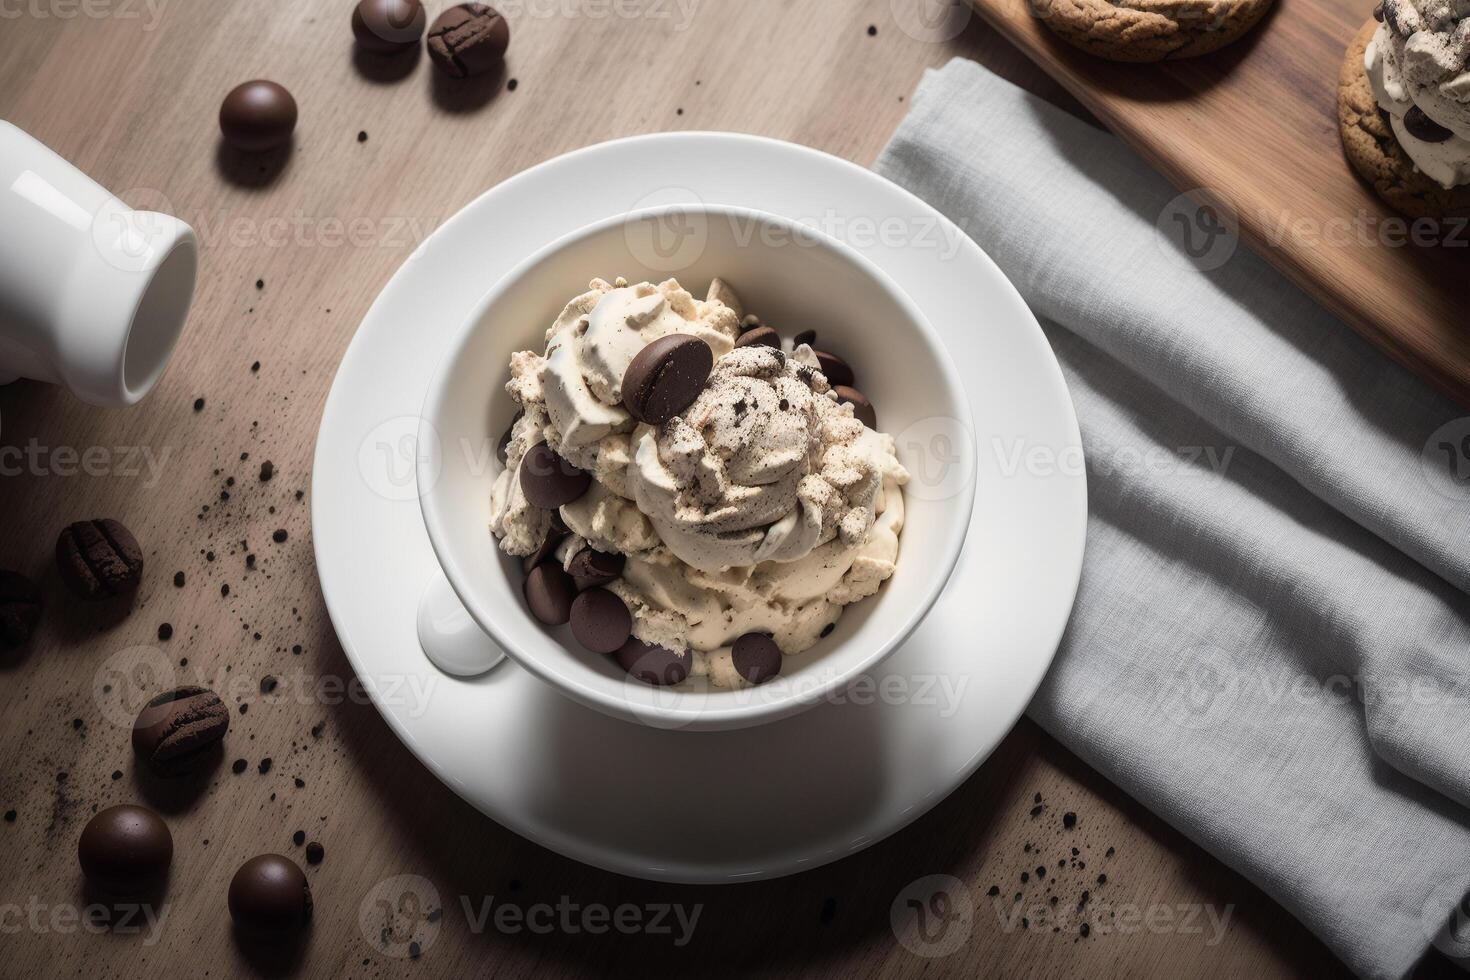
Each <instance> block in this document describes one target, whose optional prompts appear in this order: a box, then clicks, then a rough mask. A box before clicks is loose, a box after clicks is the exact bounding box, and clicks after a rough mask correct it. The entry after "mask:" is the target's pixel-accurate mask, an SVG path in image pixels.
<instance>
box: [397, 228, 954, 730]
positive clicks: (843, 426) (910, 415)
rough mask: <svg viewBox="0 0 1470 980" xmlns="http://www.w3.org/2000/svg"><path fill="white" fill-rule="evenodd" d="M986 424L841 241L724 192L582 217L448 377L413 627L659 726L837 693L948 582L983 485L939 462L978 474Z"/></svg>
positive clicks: (498, 308) (444, 370)
mask: <svg viewBox="0 0 1470 980" xmlns="http://www.w3.org/2000/svg"><path fill="white" fill-rule="evenodd" d="M972 433H973V425H972V423H971V420H970V415H969V407H968V400H967V398H966V396H965V393H964V390H963V387H962V384H961V382H960V380H959V379H958V377H957V376H956V374H955V372H954V369H953V367H952V365H951V363H950V360H949V358H948V357H947V356H946V355H945V352H944V350H943V346H942V343H941V341H940V339H939V337H938V336H937V334H936V332H935V330H934V328H933V327H932V326H931V325H930V324H929V323H928V322H927V321H926V320H925V319H924V317H923V315H922V313H921V312H920V311H919V310H918V309H917V308H916V307H915V306H914V304H913V303H912V302H911V301H910V300H909V299H908V297H907V296H905V295H904V294H903V293H902V292H901V291H900V290H899V289H898V287H897V286H895V285H894V284H893V283H892V281H891V280H889V279H888V277H887V276H886V275H884V274H883V273H882V271H881V270H879V269H878V268H877V267H876V266H874V265H873V264H872V263H870V262H869V261H868V260H866V259H865V258H863V257H862V256H861V255H859V254H858V253H857V252H855V251H853V250H852V249H850V248H848V247H847V246H845V245H843V244H842V243H840V242H838V241H836V240H834V239H832V238H830V237H827V236H825V235H823V234H821V233H819V232H817V231H815V230H812V229H811V228H808V227H805V226H802V225H798V224H795V223H792V222H789V221H786V220H785V219H782V218H778V217H776V216H773V215H769V214H763V213H759V212H754V211H749V210H744V209H739V208H731V207H718V206H708V205H699V206H694V205H680V206H675V207H673V208H665V209H654V210H650V211H644V212H636V213H634V214H631V215H626V216H619V217H617V218H614V219H610V220H608V221H604V222H601V223H599V224H596V225H593V226H590V227H588V228H584V229H582V230H580V231H578V232H575V233H573V234H572V235H570V236H568V237H566V238H564V239H562V240H560V241H558V242H555V243H553V244H552V245H550V246H548V247H547V248H546V249H544V250H543V251H542V252H540V253H539V254H537V255H535V256H532V257H530V258H529V259H527V260H526V261H525V262H524V263H522V265H520V266H519V267H518V268H516V269H515V270H513V271H512V272H510V273H509V274H508V275H507V276H506V277H505V278H504V279H502V280H501V281H500V282H499V283H498V284H496V285H495V286H494V288H492V289H491V291H490V292H489V293H488V294H487V295H486V297H485V298H484V299H483V300H482V302H481V304H480V306H479V308H478V309H477V310H476V312H475V313H474V314H472V316H471V317H470V318H469V320H468V322H467V323H466V325H465V327H464V328H463V332H462V334H461V337H460V338H459V341H458V342H457V343H456V344H455V346H454V347H453V348H452V349H451V353H450V355H449V356H448V358H447V359H446V361H445V363H444V364H443V365H442V366H441V368H440V370H439V372H438V374H437V376H436V378H435V380H434V382H433V383H432V384H431V386H430V390H429V393H428V397H427V401H426V404H425V409H424V413H423V423H422V426H421V429H420V437H419V447H418V450H419V456H418V458H419V464H418V471H417V474H418V480H419V499H420V503H421V506H422V509H423V514H424V520H425V525H426V527H427V528H428V532H429V537H430V540H431V542H432V543H433V546H434V550H435V554H436V556H437V557H438V559H439V563H440V566H441V568H442V570H443V573H444V580H443V582H442V583H439V584H431V585H430V587H429V590H428V591H427V592H426V594H425V598H424V601H423V603H422V605H421V611H420V637H421V639H423V641H424V644H425V648H426V652H428V653H429V655H430V657H431V659H433V660H434V661H435V662H436V663H439V664H441V666H444V665H445V664H446V663H447V664H449V665H450V666H449V668H448V669H450V670H451V672H453V673H461V674H471V673H474V672H475V669H477V668H476V665H488V664H489V663H491V662H493V659H494V655H493V653H492V654H490V655H486V656H480V655H479V654H476V653H475V652H474V651H475V650H476V644H481V645H483V646H485V647H487V648H489V649H490V650H491V651H494V650H502V651H504V652H505V653H506V654H508V655H509V656H510V657H511V658H513V659H514V660H515V661H516V663H518V664H519V665H520V666H522V667H524V668H526V669H528V670H530V671H532V672H533V673H535V674H536V675H538V676H539V677H540V678H541V679H543V680H545V681H547V682H548V683H550V684H552V685H554V686H555V687H557V688H558V689H559V690H561V691H562V692H563V693H565V694H567V695H569V696H570V697H572V698H574V699H576V700H578V701H581V702H582V703H584V704H587V705H589V706H591V707H593V708H596V709H598V710H601V711H604V712H606V713H609V714H612V715H615V716H618V717H623V718H627V719H630V720H636V721H641V722H644V723H648V724H652V725H656V726H658V727H661V728H676V729H685V730H716V729H726V728H736V727H743V726H747V725H752V724H758V723H762V722H766V721H772V720H775V719H777V718H781V717H784V716H787V715H790V714H793V713H795V712H798V711H801V710H803V709H805V708H808V707H810V706H812V705H814V704H818V703H821V702H822V701H823V700H826V699H829V698H832V697H834V696H837V697H840V696H841V692H842V690H843V688H844V687H845V686H846V685H848V684H850V683H852V682H853V681H854V680H855V679H856V678H858V677H859V676H860V675H863V674H864V673H865V672H868V673H870V672H872V671H874V670H875V668H877V667H878V665H879V664H880V663H881V661H882V660H883V658H884V657H886V656H887V655H888V654H889V653H891V652H892V651H893V650H894V649H895V648H896V647H897V646H898V645H899V644H900V643H901V642H902V641H903V640H904V639H905V638H906V637H907V636H908V635H909V633H911V632H912V630H913V629H914V628H915V627H916V626H917V625H918V623H919V622H920V620H921V619H922V618H923V616H924V614H925V613H926V612H927V611H928V609H929V608H930V606H931V605H932V604H933V602H934V601H935V599H936V598H937V597H938V596H939V594H940V592H941V591H942V589H943V588H944V585H945V583H946V582H947V580H948V578H949V575H950V572H951V571H952V570H953V568H954V565H955V562H956V561H957V560H958V557H959V553H960V549H961V546H962V544H963V542H964V540H965V535H966V531H967V528H968V526H969V523H970V514H971V509H972V505H973V500H974V493H975V487H974V483H973V480H972V479H958V480H956V479H947V480H946V479H944V478H942V477H941V478H939V479H937V480H936V479H935V477H934V473H933V471H934V470H935V468H936V467H939V468H941V469H943V468H946V467H958V468H959V471H961V472H968V473H973V472H974V467H973V465H968V467H967V465H966V461H965V460H964V459H963V456H964V455H965V454H973V452H974V439H973V435H972ZM970 462H971V463H972V461H970ZM916 471H917V472H918V473H920V474H921V475H922V476H923V477H924V479H922V480H918V481H916V480H915V479H914V473H915V472H916ZM451 592H452V595H451V594H450V593H451ZM458 606H462V607H463V610H464V612H465V613H467V615H463V616H461V615H456V614H457V613H458ZM441 624H447V625H442V626H441ZM481 634H483V636H482V635H481ZM441 648H442V649H441ZM445 649H447V650H449V651H450V652H449V653H447V654H446V653H445V652H444V650H445ZM463 650H469V651H471V652H470V653H469V654H468V655H465V654H462V653H461V651H463ZM477 658H478V659H477ZM460 662H463V663H465V664H468V665H470V667H469V669H464V670H458V669H454V665H456V664H458V663H460ZM486 682H488V683H493V675H492V679H487V681H486Z"/></svg>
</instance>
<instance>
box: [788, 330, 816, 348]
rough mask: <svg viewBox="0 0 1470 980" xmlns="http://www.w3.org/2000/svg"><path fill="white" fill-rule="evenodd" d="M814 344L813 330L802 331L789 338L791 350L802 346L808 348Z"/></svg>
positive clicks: (814, 335) (814, 333) (814, 334)
mask: <svg viewBox="0 0 1470 980" xmlns="http://www.w3.org/2000/svg"><path fill="white" fill-rule="evenodd" d="M816 342H817V332H816V331H815V330H803V331H802V332H801V333H799V334H797V335H796V336H795V337H792V338H791V346H792V347H793V348H795V347H800V346H801V345H802V344H806V345H807V346H808V347H810V346H811V345H812V344H815V343H816Z"/></svg>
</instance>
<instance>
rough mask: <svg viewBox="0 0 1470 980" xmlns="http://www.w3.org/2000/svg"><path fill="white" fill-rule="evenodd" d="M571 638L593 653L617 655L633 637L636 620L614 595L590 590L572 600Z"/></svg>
mask: <svg viewBox="0 0 1470 980" xmlns="http://www.w3.org/2000/svg"><path fill="white" fill-rule="evenodd" d="M572 635H573V636H575V637H576V638H577V642H578V643H580V644H582V646H584V647H586V648H587V649H588V650H591V651H592V652H593V653H616V652H617V651H618V650H619V649H621V648H622V646H623V644H624V643H627V642H628V639H629V637H631V636H632V635H633V617H632V615H631V614H630V613H629V612H628V606H627V604H626V603H624V602H623V600H622V599H620V598H618V596H617V595H616V594H615V593H612V592H609V591H608V590H607V589H588V590H587V591H586V592H583V593H582V594H581V595H579V596H577V598H575V599H573V600H572Z"/></svg>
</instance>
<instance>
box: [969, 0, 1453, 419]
mask: <svg viewBox="0 0 1470 980" xmlns="http://www.w3.org/2000/svg"><path fill="white" fill-rule="evenodd" d="M971 3H972V4H973V5H974V6H975V8H976V9H977V10H978V11H979V12H980V13H981V15H982V16H983V17H984V18H985V19H986V20H988V21H989V22H990V23H991V24H992V25H993V26H994V27H995V28H996V29H997V30H998V31H1000V32H1001V33H1002V34H1004V35H1005V36H1006V37H1007V38H1009V39H1010V40H1011V41H1012V42H1013V43H1015V44H1016V45H1017V46H1018V47H1020V48H1021V50H1022V51H1024V52H1025V53H1026V54H1027V55H1028V56H1029V57H1030V58H1031V59H1032V60H1034V61H1035V62H1036V63H1037V64H1038V65H1039V66H1040V67H1041V68H1042V69H1044V70H1045V71H1046V72H1047V73H1048V74H1049V75H1051V76H1052V77H1053V78H1054V79H1056V80H1057V81H1058V82H1060V83H1061V84H1062V85H1063V86H1064V87H1066V88H1067V89H1068V90H1069V91H1070V92H1071V93H1072V94H1073V95H1074V96H1076V98H1077V99H1078V100H1079V101H1080V102H1081V103H1082V104H1083V105H1085V106H1086V107H1087V108H1088V109H1089V110H1090V111H1091V112H1092V113H1094V114H1095V115H1096V116H1097V117H1098V119H1100V120H1101V121H1102V122H1103V123H1104V124H1105V125H1106V126H1107V127H1108V128H1109V129H1111V130H1112V131H1113V132H1115V133H1117V134H1118V136H1120V137H1121V138H1122V139H1123V140H1125V141H1126V142H1127V143H1128V144H1129V145H1130V146H1132V147H1133V148H1134V149H1135V150H1136V151H1137V152H1138V153H1139V154H1141V155H1142V156H1143V157H1144V159H1146V160H1148V161H1149V163H1151V164H1152V165H1153V166H1154V167H1156V168H1157V169H1158V170H1159V171H1160V172H1161V173H1163V174H1164V176H1165V177H1166V178H1167V179H1168V180H1169V181H1170V182H1171V183H1173V184H1174V185H1175V186H1176V187H1178V188H1179V189H1180V190H1184V191H1195V190H1197V189H1201V188H1204V189H1207V190H1208V191H1209V192H1210V193H1211V194H1213V195H1214V196H1215V197H1216V199H1218V200H1220V201H1223V202H1224V203H1226V204H1228V205H1229V206H1231V207H1232V208H1234V210H1235V212H1236V215H1237V217H1238V219H1239V223H1240V232H1241V237H1242V239H1243V240H1244V241H1246V242H1247V243H1249V244H1250V245H1251V247H1253V248H1254V249H1255V250H1256V251H1257V252H1259V253H1260V254H1261V255H1263V256H1264V257H1265V258H1266V259H1267V260H1269V261H1270V262H1271V263H1272V264H1274V265H1275V266H1276V267H1277V268H1278V269H1280V270H1281V272H1282V273H1284V274H1285V275H1286V276H1287V277H1288V278H1290V279H1291V280H1292V281H1293V282H1295V283H1296V284H1297V285H1299V286H1300V287H1302V288H1303V289H1305V290H1306V291H1307V292H1309V293H1311V294H1312V295H1313V296H1315V297H1316V298H1317V299H1318V300H1319V301H1320V302H1322V303H1323V304H1324V305H1325V306H1327V308H1328V309H1330V310H1332V311H1333V312H1334V313H1335V314H1337V315H1338V316H1339V317H1341V318H1342V319H1343V320H1344V321H1346V322H1347V323H1348V324H1349V325H1350V326H1352V327H1353V328H1354V329H1355V330H1357V331H1358V332H1359V333H1361V334H1362V335H1363V336H1364V337H1366V338H1367V339H1368V340H1370V341H1372V342H1373V343H1374V344H1377V345H1378V346H1379V347H1380V348H1382V349H1383V350H1384V351H1385V352H1387V353H1388V354H1389V355H1390V356H1392V357H1393V358H1395V359H1396V360H1398V361H1399V362H1400V363H1402V364H1404V365H1405V366H1406V367H1408V368H1409V369H1410V370H1412V371H1414V372H1415V373H1417V374H1419V375H1420V376H1422V377H1424V378H1425V379H1427V380H1428V381H1430V382H1431V383H1432V384H1434V385H1435V386H1436V387H1438V388H1440V389H1441V390H1443V391H1444V392H1446V393H1447V394H1449V395H1450V396H1451V397H1452V398H1454V399H1456V400H1457V401H1459V402H1460V403H1461V404H1462V405H1467V406H1470V227H1463V226H1462V224H1461V223H1445V224H1444V225H1443V226H1442V229H1441V233H1440V235H1438V236H1437V239H1436V240H1438V241H1440V242H1441V244H1438V245H1436V246H1434V247H1423V246H1421V245H1414V244H1410V243H1409V238H1410V231H1411V228H1410V225H1409V219H1404V218H1401V217H1399V216H1398V215H1397V214H1396V213H1395V212H1394V211H1393V210H1392V209H1390V208H1389V207H1388V206H1387V205H1385V204H1383V203H1382V202H1380V201H1379V199H1378V197H1377V196H1376V195H1375V194H1374V193H1373V191H1372V190H1371V189H1370V188H1369V187H1367V186H1366V185H1364V184H1363V183H1362V182H1361V181H1359V180H1358V178H1357V176H1356V175H1355V174H1354V173H1353V171H1352V170H1351V169H1350V168H1349V166H1348V164H1347V161H1346V160H1345V159H1344V158H1343V154H1342V147H1341V143H1340V141H1339V138H1338V125H1337V77H1338V71H1339V69H1340V68H1341V66H1342V61H1343V56H1344V52H1345V50H1346V48H1347V44H1348V42H1349V40H1351V38H1352V37H1353V35H1354V34H1355V33H1357V31H1358V30H1359V28H1361V27H1362V26H1363V24H1364V22H1365V21H1367V20H1368V19H1369V18H1370V17H1371V16H1372V9H1373V3H1374V0H1277V4H1276V7H1275V9H1274V10H1273V11H1272V12H1271V13H1270V14H1268V15H1267V17H1266V19H1265V20H1263V21H1262V22H1261V23H1260V24H1259V25H1257V26H1256V28H1255V29H1254V30H1253V31H1252V32H1251V33H1250V34H1248V35H1247V36H1246V37H1244V38H1242V39H1241V40H1239V41H1237V42H1236V43H1235V44H1233V45H1231V46H1229V47H1227V48H1224V49H1223V50H1221V51H1217V52H1215V53H1214V54H1212V55H1206V56H1204V57H1201V58H1194V59H1187V60H1183V61H1171V62H1163V63H1159V64H1150V65H1129V64H1120V63H1116V62H1111V61H1106V60H1103V59H1101V58H1097V57H1093V56H1091V55H1088V54H1085V53H1084V52H1082V51H1079V50H1077V49H1075V48H1073V47H1072V46H1071V45H1069V44H1067V43H1066V42H1064V41H1062V40H1061V39H1060V38H1058V37H1056V36H1055V35H1054V34H1053V33H1052V31H1051V30H1050V29H1048V28H1047V27H1046V26H1045V25H1044V24H1043V23H1042V22H1041V21H1039V20H1037V19H1036V18H1035V17H1034V16H1032V14H1031V13H1030V5H1029V4H1028V2H1027V0H971Z"/></svg>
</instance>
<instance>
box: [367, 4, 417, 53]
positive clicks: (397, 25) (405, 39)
mask: <svg viewBox="0 0 1470 980" xmlns="http://www.w3.org/2000/svg"><path fill="white" fill-rule="evenodd" d="M428 22H429V16H428V14H426V13H424V5H423V4H422V3H420V2H419V0H362V2H361V3H359V4H358V5H357V6H356V7H354V8H353V10H352V34H353V36H354V37H356V38H357V43H358V44H359V45H360V46H361V47H362V49H363V50H364V51H371V52H373V53H374V54H396V53H397V52H399V51H407V50H408V49H409V48H411V47H413V46H414V45H416V44H418V43H419V38H421V37H423V36H424V27H425V25H427V24H428Z"/></svg>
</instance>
